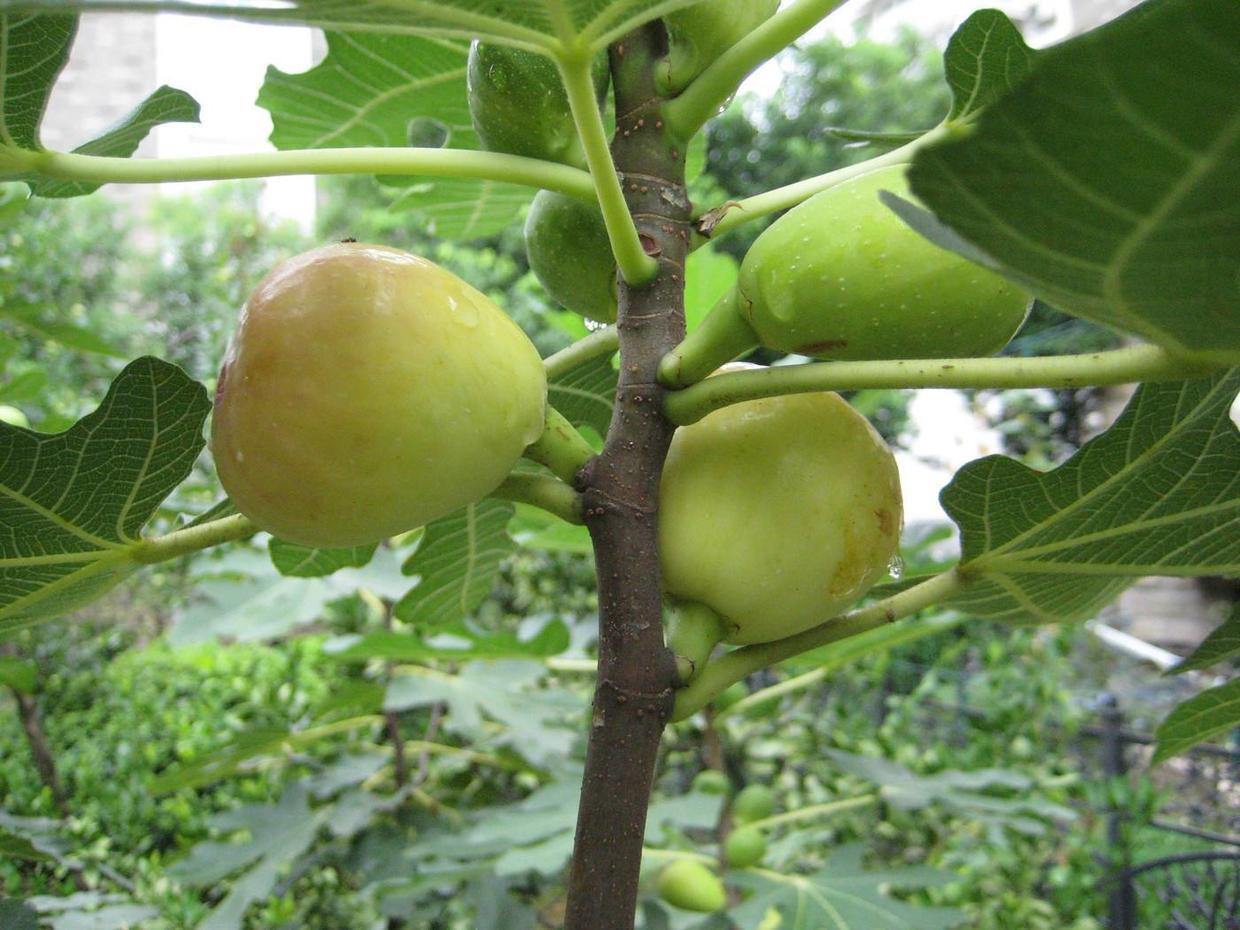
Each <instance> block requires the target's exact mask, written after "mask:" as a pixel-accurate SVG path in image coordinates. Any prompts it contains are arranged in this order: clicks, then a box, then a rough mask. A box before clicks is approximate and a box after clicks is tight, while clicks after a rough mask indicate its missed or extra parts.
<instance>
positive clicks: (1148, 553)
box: [941, 369, 1240, 622]
mask: <svg viewBox="0 0 1240 930" xmlns="http://www.w3.org/2000/svg"><path fill="white" fill-rule="evenodd" d="M1238 390H1240V369H1231V370H1228V371H1225V372H1221V373H1219V374H1218V375H1216V376H1215V377H1213V378H1210V379H1207V380H1204V381H1191V382H1183V383H1170V384H1147V385H1144V386H1143V387H1141V388H1140V389H1139V390H1138V391H1137V393H1136V395H1135V396H1134V397H1133V399H1132V401H1131V402H1130V403H1129V404H1128V407H1127V408H1126V409H1125V410H1124V413H1123V414H1122V415H1121V416H1120V418H1119V420H1117V421H1116V423H1115V425H1114V426H1112V427H1111V429H1109V430H1108V431H1107V432H1106V433H1104V434H1103V435H1101V436H1099V437H1097V438H1095V439H1093V440H1091V441H1090V442H1088V443H1086V444H1085V446H1083V447H1082V448H1081V450H1080V451H1079V452H1077V454H1076V455H1074V456H1073V457H1072V458H1071V459H1069V460H1068V461H1067V462H1066V463H1064V464H1063V465H1062V466H1060V467H1059V468H1056V469H1055V470H1054V471H1051V472H1047V473H1041V472H1038V471H1035V470H1034V469H1032V468H1029V467H1027V466H1025V465H1022V464H1020V463H1018V462H1016V461H1014V460H1012V459H1008V458H1004V457H1002V456H990V457H988V458H984V459H981V460H979V461H976V462H972V463H970V464H969V465H967V466H965V467H964V468H963V469H961V470H960V472H958V473H957V474H956V476H955V478H953V479H952V482H951V484H949V485H948V486H947V487H946V488H945V489H944V490H943V493H942V495H941V500H942V503H943V506H944V508H945V509H946V510H947V512H948V514H949V515H950V516H951V517H952V519H953V520H955V521H956V523H957V524H959V526H960V530H961V547H962V562H961V566H960V572H961V576H962V578H964V579H965V580H966V581H968V582H969V584H968V586H967V587H966V588H965V590H964V592H963V593H962V594H961V595H959V596H957V597H955V598H953V599H952V601H951V603H952V604H953V605H954V606H955V607H957V608H958V609H960V610H963V611H966V612H969V613H972V614H973V615H974V616H979V617H986V618H990V619H995V620H1009V621H1020V622H1029V621H1033V622H1056V621H1069V620H1077V619H1083V618H1085V617H1088V616H1090V615H1091V614H1092V613H1093V612H1094V611H1095V610H1096V609H1097V608H1099V607H1101V606H1102V605H1103V604H1105V603H1107V602H1108V601H1109V600H1110V599H1111V598H1113V597H1114V596H1115V595H1116V594H1117V593H1118V592H1119V591H1120V590H1122V589H1123V588H1124V587H1125V586H1126V585H1127V584H1129V583H1130V581H1131V580H1132V579H1133V578H1135V577H1138V576H1143V575H1180V576H1192V575H1226V576H1235V575H1237V574H1240V533H1238V532H1237V526H1238V524H1237V516H1238V515H1240V434H1238V433H1237V430H1236V426H1235V424H1234V423H1233V422H1232V421H1231V418H1230V415H1229V409H1230V407H1231V404H1232V401H1233V400H1234V399H1235V397H1236V394H1237V391H1238Z"/></svg>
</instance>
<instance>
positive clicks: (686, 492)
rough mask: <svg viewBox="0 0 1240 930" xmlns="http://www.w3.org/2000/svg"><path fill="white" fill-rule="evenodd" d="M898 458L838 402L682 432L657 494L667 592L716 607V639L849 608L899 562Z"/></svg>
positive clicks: (794, 624)
mask: <svg viewBox="0 0 1240 930" xmlns="http://www.w3.org/2000/svg"><path fill="white" fill-rule="evenodd" d="M902 522H903V506H902V501H901V496H900V480H899V474H898V472H897V470H896V463H895V458H894V457H893V456H892V454H891V450H890V449H889V448H887V444H886V443H885V442H883V440H882V437H880V436H879V435H878V433H877V432H875V430H874V428H873V427H871V426H870V424H869V423H868V422H867V421H866V419H865V417H863V416H861V414H859V413H857V412H856V411H855V410H853V409H852V408H851V407H850V406H848V404H847V403H845V402H844V400H843V399H842V398H841V397H840V396H839V395H838V394H832V393H829V392H823V393H817V394H795V395H786V396H780V397H766V398H761V399H759V400H751V401H746V402H744V403H740V404H734V405H732V406H730V407H725V408H723V409H721V410H717V411H715V412H714V413H711V414H709V415H708V416H706V417H704V418H703V419H702V420H700V421H699V422H697V423H694V424H692V425H691V426H686V427H682V428H680V429H678V430H677V431H676V433H675V435H674V436H673V438H672V444H671V448H670V450H669V451H668V456H667V462H666V465H665V466H664V471H663V477H662V481H661V485H660V504H659V548H660V554H661V560H662V566H663V584H664V587H665V588H666V590H667V592H668V594H669V595H671V596H672V597H675V598H679V599H681V600H688V601H698V602H700V603H703V604H706V605H708V606H709V607H711V608H712V609H713V610H714V611H715V612H716V613H717V614H719V616H720V617H722V618H723V621H724V623H725V625H726V626H727V633H726V636H725V638H724V642H728V643H734V644H746V643H764V642H770V641H772V640H775V639H782V638H784V637H786V636H791V635H793V634H794V633H799V632H801V631H802V630H805V629H808V628H809V627H812V626H816V625H817V624H819V623H823V622H825V621H827V620H829V619H830V618H831V617H833V616H835V615H836V614H838V613H840V611H842V610H843V609H844V608H846V607H848V606H850V605H851V604H853V603H854V602H855V601H856V600H857V599H858V598H860V597H861V596H862V595H863V594H865V592H866V591H868V590H869V589H870V587H871V586H872V585H873V584H874V583H875V582H876V581H877V580H878V579H879V578H880V577H882V576H883V574H884V573H885V572H886V570H887V566H888V565H889V564H890V563H891V559H892V557H893V556H894V555H895V554H896V551H897V548H898V545H899V541H900V528H901V525H902Z"/></svg>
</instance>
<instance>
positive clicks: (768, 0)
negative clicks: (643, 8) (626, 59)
mask: <svg viewBox="0 0 1240 930" xmlns="http://www.w3.org/2000/svg"><path fill="white" fill-rule="evenodd" d="M778 8H779V0H705V2H704V3H696V4H694V5H693V6H689V7H685V8H684V9H680V10H676V11H675V12H673V13H668V14H667V15H666V16H665V17H663V24H664V25H665V26H666V27H667V44H668V55H667V58H666V59H665V60H664V61H663V63H662V64H661V65H660V66H659V71H658V79H659V84H660V87H661V89H663V90H664V91H665V92H669V93H673V94H675V93H679V92H680V91H682V90H684V89H685V88H686V87H687V86H688V85H689V82H690V81H692V80H693V79H694V78H695V77H697V76H698V75H699V74H701V73H702V72H703V71H705V70H706V68H707V66H709V65H710V63H711V62H713V61H714V60H715V59H716V58H718V57H719V56H720V55H722V54H723V53H724V52H726V51H727V50H728V49H730V48H731V47H732V46H733V45H735V44H736V43H737V42H738V41H740V40H741V39H743V38H744V37H745V36H747V35H748V34H749V33H751V32H753V30H754V29H756V28H757V27H758V26H761V25H762V24H763V23H764V22H766V21H767V20H768V19H770V18H771V16H772V15H773V14H774V13H775V10H777V9H778Z"/></svg>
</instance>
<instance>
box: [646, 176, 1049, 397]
mask: <svg viewBox="0 0 1240 930" xmlns="http://www.w3.org/2000/svg"><path fill="white" fill-rule="evenodd" d="M882 191H891V192H892V193H894V194H896V195H898V196H900V197H903V198H905V199H911V197H912V195H911V194H910V192H909V188H908V181H907V180H906V178H905V169H904V166H901V165H896V166H891V167H887V168H879V169H877V170H875V171H872V172H869V173H867V174H863V175H861V176H860V177H857V178H854V179H853V180H851V181H847V182H845V183H843V184H840V185H839V186H838V187H832V188H829V189H828V190H825V191H823V192H821V193H819V194H816V195H814V196H813V197H811V198H810V199H809V200H807V201H805V202H804V203H802V204H801V205H799V206H797V207H794V208H793V209H792V210H789V211H788V212H787V213H786V214H785V215H784V216H782V217H780V218H779V219H778V220H776V221H775V222H774V223H772V224H771V226H770V227H769V228H768V229H766V230H765V231H764V232H763V233H762V235H760V236H759V237H758V238H757V240H756V241H755V242H754V244H753V245H752V246H751V247H750V249H749V252H748V253H747V254H746V255H745V259H744V261H743V262H742V263H741V271H740V277H739V279H738V281H737V285H736V288H735V289H734V290H733V291H732V292H731V293H729V294H727V295H725V297H724V298H723V299H722V300H720V302H719V303H718V305H716V307H715V308H714V309H713V310H712V311H711V312H710V314H709V315H708V316H707V318H706V320H705V321H704V322H703V324H702V326H701V327H700V328H698V329H697V330H696V331H695V332H694V333H693V334H692V335H690V336H689V338H688V339H686V340H685V342H684V343H682V344H681V346H680V347H679V348H677V349H676V350H675V351H674V352H672V353H669V354H668V356H667V357H666V358H665V359H664V360H663V363H662V364H661V366H660V378H661V379H662V380H663V381H664V382H665V383H667V384H669V385H671V386H684V385H687V384H692V383H694V382H695V381H700V380H701V379H702V378H703V377H705V376H706V375H707V374H708V373H710V372H711V371H713V370H714V369H715V368H716V367H717V366H718V365H720V364H721V363H722V362H725V361H727V360H728V359H730V358H734V357H736V356H737V355H741V354H743V353H745V352H747V351H749V350H750V349H752V348H754V347H755V346H758V345H763V346H766V347H767V348H771V349H778V350H779V351H781V352H789V353H795V354H799V355H808V356H812V357H814V358H820V359H825V360H830V361H862V360H866V359H899V358H963V357H969V356H984V355H993V354H994V353H996V352H998V351H999V350H1000V349H1002V348H1003V347H1004V346H1005V345H1007V343H1008V342H1009V341H1010V340H1011V338H1012V336H1013V335H1015V333H1016V331H1017V330H1018V329H1019V328H1020V326H1021V323H1023V322H1024V319H1025V316H1026V315H1027V312H1028V309H1029V297H1028V295H1026V294H1025V293H1023V292H1022V291H1021V290H1020V289H1019V288H1017V287H1015V286H1013V285H1012V284H1009V283H1008V282H1007V281H1005V280H1004V279H1003V278H1001V277H999V276H998V275H997V274H995V273H993V272H991V271H989V270H987V269H985V268H982V267H981V266H980V265H975V264H973V263H972V262H970V261H968V260H967V259H964V258H962V257H960V256H959V255H956V254H955V253H953V252H949V251H947V250H946V249H943V248H940V247H939V246H937V245H935V244H934V243H932V242H930V241H929V240H927V239H925V238H923V237H922V236H921V235H919V234H918V233H916V232H914V231H913V230H912V229H910V228H909V227H908V226H906V225H905V224H904V222H903V221H902V220H901V219H900V218H899V217H898V216H897V215H896V214H895V213H894V212H892V211H891V210H890V209H888V207H887V206H886V204H884V203H883V202H882V201H881V200H880V199H879V194H880V192H882Z"/></svg>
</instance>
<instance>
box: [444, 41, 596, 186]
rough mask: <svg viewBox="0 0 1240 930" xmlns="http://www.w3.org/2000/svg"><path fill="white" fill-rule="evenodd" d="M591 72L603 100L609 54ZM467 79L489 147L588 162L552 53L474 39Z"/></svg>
mask: <svg viewBox="0 0 1240 930" xmlns="http://www.w3.org/2000/svg"><path fill="white" fill-rule="evenodd" d="M592 77H593V79H594V91H595V94H596V95H597V97H598V100H599V102H600V104H601V103H602V101H603V98H604V96H605V95H606V93H607V86H608V83H609V82H610V78H611V72H610V69H609V67H608V63H607V56H606V55H599V56H598V57H596V58H595V60H594V68H593V71H592ZM466 83H467V86H468V93H469V115H470V119H471V120H472V121H473V125H474V130H475V131H476V132H477V133H478V139H479V141H481V143H482V147H483V148H484V149H486V150H488V151H491V152H504V153H507V154H509V155H524V156H526V157H527V158H540V159H543V160H544V161H555V162H560V163H561V164H566V165H572V166H574V167H577V168H584V167H585V165H586V159H585V155H584V153H583V152H582V149H581V142H580V139H579V137H578V134H577V126H576V123H575V122H574V121H573V113H572V109H571V108H570V106H569V103H568V93H567V92H566V91H565V89H564V83H563V81H562V80H561V78H560V71H559V68H557V67H556V64H555V62H554V61H552V60H551V59H550V58H548V57H546V56H545V55H539V54H537V53H536V52H529V51H525V50H524V49H519V48H513V47H512V46H508V45H498V44H492V43H488V42H478V41H475V42H474V43H473V45H471V46H470V49H469V61H468V64H467V68H466Z"/></svg>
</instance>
